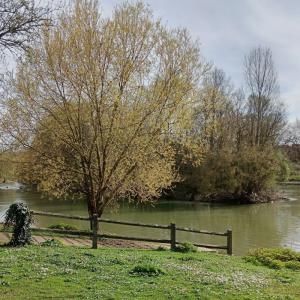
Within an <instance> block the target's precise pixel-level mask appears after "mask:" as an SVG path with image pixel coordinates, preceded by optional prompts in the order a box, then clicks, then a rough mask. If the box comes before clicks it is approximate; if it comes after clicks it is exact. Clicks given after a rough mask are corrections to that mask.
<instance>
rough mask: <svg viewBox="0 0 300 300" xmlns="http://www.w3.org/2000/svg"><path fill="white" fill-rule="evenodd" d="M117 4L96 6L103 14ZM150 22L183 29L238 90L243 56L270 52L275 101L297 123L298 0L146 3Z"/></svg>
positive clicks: (156, 0) (299, 63) (299, 97)
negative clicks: (277, 92) (278, 99)
mask: <svg viewBox="0 0 300 300" xmlns="http://www.w3.org/2000/svg"><path fill="white" fill-rule="evenodd" d="M122 2H123V1H122V0H102V1H101V3H102V8H103V10H104V12H105V14H110V13H111V11H112V9H113V7H114V5H116V4H118V3H122ZM145 3H147V4H148V5H149V6H150V7H151V8H152V10H153V13H154V15H155V16H156V17H160V18H161V19H162V22H163V23H164V24H166V25H168V26H170V27H174V26H180V27H185V28H187V29H188V30H189V31H190V32H191V34H192V36H193V38H195V39H198V40H199V42H200V45H201V52H202V54H203V55H204V57H205V58H206V59H207V60H208V61H211V62H213V63H214V64H215V65H216V66H217V67H218V68H222V69H223V70H224V71H225V72H226V74H227V75H228V76H229V77H230V78H231V80H232V82H233V83H234V84H235V85H236V86H237V87H240V86H241V85H242V84H243V76H244V75H243V63H244V56H245V54H247V53H248V52H249V51H250V50H251V49H252V48H253V47H256V46H263V47H270V48H271V50H272V52H273V59H274V62H275V66H276V69H277V73H278V77H279V83H280V89H281V99H282V101H284V102H285V103H286V104H287V106H288V116H289V119H290V120H291V121H293V120H295V119H296V118H299V119H300V1H299V0H285V1H282V0H281V1H280V0H184V1H182V0H148V1H145Z"/></svg>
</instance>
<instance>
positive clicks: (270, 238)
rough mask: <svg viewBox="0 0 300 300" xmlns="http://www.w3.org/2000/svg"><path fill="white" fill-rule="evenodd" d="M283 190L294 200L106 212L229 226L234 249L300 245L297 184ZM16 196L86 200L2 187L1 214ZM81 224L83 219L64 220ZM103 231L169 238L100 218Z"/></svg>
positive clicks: (78, 210) (62, 208) (51, 208)
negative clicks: (51, 196) (240, 204)
mask: <svg viewBox="0 0 300 300" xmlns="http://www.w3.org/2000/svg"><path fill="white" fill-rule="evenodd" d="M282 189H283V191H284V192H285V193H286V195H287V196H288V197H291V198H292V199H295V200H294V201H288V202H287V201H285V202H278V203H269V204H260V205H242V206H237V205H229V206H226V205H210V204H204V203H186V202H159V203H157V204H156V205H155V206H150V205H138V206H137V205H128V204H125V203H123V204H121V207H120V209H119V211H117V212H106V214H105V216H104V217H106V218H114V219H120V220H130V221H137V222H144V223H157V224H168V223H170V222H175V223H176V224H177V225H178V226H187V227H194V228H199V229H207V230H213V231H225V230H226V229H227V228H232V230H233V249H234V253H235V254H245V253H246V252H247V251H248V250H249V249H251V248H257V247H279V246H288V247H292V248H295V249H297V250H299V251H300V186H285V187H282ZM14 201H23V202H26V203H27V204H28V205H29V206H30V208H31V209H34V210H41V211H48V212H59V213H62V214H72V215H81V216H85V215H86V214H87V213H86V206H85V203H83V202H81V201H58V200H49V199H45V198H42V197H41V195H40V194H39V193H30V192H21V191H13V190H0V215H2V217H1V218H2V219H3V212H4V211H5V210H6V209H7V207H8V206H9V204H10V203H12V202H14ZM58 222H66V221H64V220H59V219H57V218H48V217H39V218H38V219H36V223H37V225H38V226H42V227H46V226H49V225H50V224H54V223H58ZM67 222H68V223H72V224H76V225H77V226H79V227H80V228H82V229H87V228H88V224H87V222H81V221H75V220H67ZM101 231H102V232H110V233H115V234H126V235H133V236H147V237H161V238H168V234H169V233H168V232H167V231H164V230H158V229H157V230H153V229H146V228H139V227H129V226H119V225H111V224H102V225H101ZM178 239H179V240H182V241H185V240H193V241H195V242H198V243H204V242H208V243H217V244H224V245H225V239H224V238H222V237H210V236H206V235H198V234H191V233H183V232H180V233H178Z"/></svg>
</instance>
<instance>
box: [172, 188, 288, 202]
mask: <svg viewBox="0 0 300 300" xmlns="http://www.w3.org/2000/svg"><path fill="white" fill-rule="evenodd" d="M280 184H281V183H280ZM167 199H170V200H172V201H173V200H176V201H188V202H199V203H219V204H230V205H232V204H236V205H239V204H260V203H272V202H276V201H283V200H289V198H288V197H286V196H285V195H284V194H282V193H280V192H278V191H276V190H273V189H270V190H267V191H262V192H260V193H252V194H249V195H248V194H242V195H236V194H232V193H228V192H219V193H211V194H207V195H202V194H200V193H192V192H186V191H185V190H182V191H181V190H174V191H173V192H172V194H169V195H168V196H167Z"/></svg>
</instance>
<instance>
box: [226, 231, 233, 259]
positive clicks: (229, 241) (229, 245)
mask: <svg viewBox="0 0 300 300" xmlns="http://www.w3.org/2000/svg"><path fill="white" fill-rule="evenodd" d="M227 254H228V255H232V230H231V229H228V230H227Z"/></svg>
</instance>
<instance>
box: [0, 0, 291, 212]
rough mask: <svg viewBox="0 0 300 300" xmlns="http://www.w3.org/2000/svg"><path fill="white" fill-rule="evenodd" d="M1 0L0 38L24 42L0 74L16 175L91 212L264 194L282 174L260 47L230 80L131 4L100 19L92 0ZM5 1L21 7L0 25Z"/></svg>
mask: <svg viewBox="0 0 300 300" xmlns="http://www.w3.org/2000/svg"><path fill="white" fill-rule="evenodd" d="M1 3H2V4H0V14H1V17H2V16H3V20H4V21H3V26H2V29H1V24H0V46H2V49H9V50H12V51H14V50H18V49H22V50H25V51H24V52H22V57H20V58H19V62H18V65H17V68H16V72H15V74H14V75H11V76H8V77H6V79H5V80H4V81H3V85H2V116H1V129H2V135H1V136H2V142H3V151H4V153H5V154H3V155H8V156H9V155H10V157H11V159H10V160H9V159H7V157H6V158H5V159H3V166H4V167H3V169H5V164H6V165H7V166H8V168H9V169H12V168H11V167H10V165H11V162H13V165H14V168H15V169H16V171H15V172H14V173H15V177H16V178H17V179H18V180H21V181H22V182H25V183H29V184H35V185H37V186H39V188H40V189H41V190H43V191H44V192H47V193H49V194H51V195H55V196H57V197H75V198H83V199H84V200H85V201H86V202H87V205H88V211H89V214H95V213H97V214H98V215H99V216H101V214H102V213H103V211H104V209H105V207H107V206H109V205H116V203H117V201H118V200H120V199H134V200H138V201H151V200H153V199H157V198H159V197H160V196H161V195H162V194H164V196H166V195H168V196H170V195H171V196H172V197H174V196H176V194H178V193H179V194H180V195H181V197H184V198H185V199H196V198H199V199H202V200H208V201H216V200H217V201H220V200H222V201H224V200H226V201H238V202H258V201H265V200H269V199H270V195H269V194H267V193H266V191H267V190H268V189H269V188H270V187H271V185H272V184H273V183H274V181H275V179H276V177H278V176H279V175H280V176H281V177H284V174H285V173H286V172H285V168H284V166H283V162H284V161H285V160H284V158H283V156H282V154H280V152H279V147H278V146H279V144H280V140H281V137H282V133H283V131H284V128H285V125H286V113H285V108H284V105H283V104H282V103H281V102H280V96H279V84H278V80H277V74H276V70H275V67H274V63H273V59H272V53H271V50H270V49H268V48H262V47H258V48H255V49H253V50H251V51H250V53H249V55H247V56H246V57H245V63H244V70H245V72H244V73H245V88H244V90H242V89H236V88H235V87H234V86H233V84H232V83H231V81H230V79H229V78H228V77H227V76H226V74H225V72H224V71H222V70H220V69H218V68H216V67H214V66H213V65H212V64H210V63H207V62H206V61H205V59H204V58H203V57H202V56H201V54H200V49H199V45H198V44H197V43H196V42H194V41H193V39H192V38H191V36H190V34H189V32H188V31H187V30H185V29H176V28H175V29H170V28H167V27H166V26H164V25H163V24H162V23H161V22H160V21H158V20H156V19H155V18H154V17H153V15H152V12H151V10H150V9H149V8H148V7H146V6H145V5H144V4H143V3H140V2H138V3H134V4H128V3H125V4H122V5H119V6H117V7H116V8H115V9H114V12H113V14H112V16H111V17H110V18H106V17H104V16H103V15H101V11H100V9H99V3H98V2H97V1H93V0H77V1H75V2H74V3H73V4H71V5H70V6H68V8H67V9H65V10H64V11H63V12H60V13H56V14H53V15H52V20H50V19H51V18H50V10H49V9H48V8H41V7H37V6H35V4H34V1H19V0H14V1H8V0H7V1H2V2H1ZM1 5H2V7H1ZM10 10H11V12H15V11H17V12H20V15H21V16H22V18H23V19H22V22H21V23H20V24H18V23H17V25H16V28H17V29H14V28H13V27H8V29H6V28H5V24H6V23H7V22H5V18H8V19H9V18H12V20H13V19H14V17H15V16H17V15H18V14H15V13H13V14H12V15H11V14H10V13H9V11H10ZM19 19H20V17H16V22H17V20H19ZM9 22H12V21H9ZM12 24H15V23H14V22H12ZM7 32H8V34H7ZM33 37H35V39H32V38H33ZM7 162H9V163H7Z"/></svg>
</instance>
